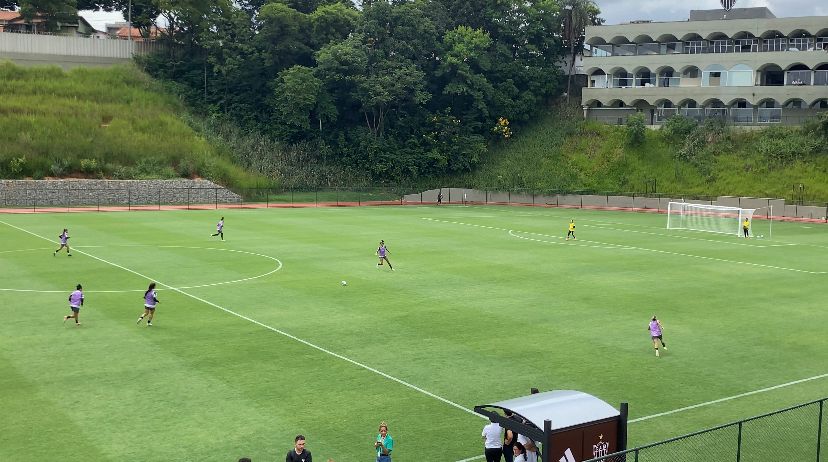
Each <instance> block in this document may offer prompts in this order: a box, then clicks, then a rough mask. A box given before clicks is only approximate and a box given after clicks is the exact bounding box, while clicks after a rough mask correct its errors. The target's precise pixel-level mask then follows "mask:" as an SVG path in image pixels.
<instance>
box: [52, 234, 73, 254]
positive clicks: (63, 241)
mask: <svg viewBox="0 0 828 462" xmlns="http://www.w3.org/2000/svg"><path fill="white" fill-rule="evenodd" d="M58 239H60V247H58V249H57V250H55V252H54V253H53V254H52V256H53V257H54V256H55V255H57V253H58V252H60V251H61V249H63V248H64V247H66V253H67V254H68V255H69V256H70V257H71V256H72V254H71V253H70V252H69V230H68V229H66V228H63V232H62V233H60V236H58Z"/></svg>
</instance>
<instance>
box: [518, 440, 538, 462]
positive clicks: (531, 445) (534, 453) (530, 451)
mask: <svg viewBox="0 0 828 462" xmlns="http://www.w3.org/2000/svg"><path fill="white" fill-rule="evenodd" d="M518 442H519V443H520V444H521V445H522V446H523V448H524V449H525V450H526V452H525V455H524V456H523V457H524V460H525V461H526V462H538V447H537V446H535V442H534V441H532V440H531V439H530V438H529V437H527V436H526V435H518ZM515 460H517V459H515Z"/></svg>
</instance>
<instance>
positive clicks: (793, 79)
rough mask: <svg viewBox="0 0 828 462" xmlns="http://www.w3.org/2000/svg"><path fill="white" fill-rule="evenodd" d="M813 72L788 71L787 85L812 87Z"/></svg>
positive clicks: (786, 75) (786, 74)
mask: <svg viewBox="0 0 828 462" xmlns="http://www.w3.org/2000/svg"><path fill="white" fill-rule="evenodd" d="M810 84H811V71H804V70H803V71H788V72H786V73H785V85H796V86H799V85H810Z"/></svg>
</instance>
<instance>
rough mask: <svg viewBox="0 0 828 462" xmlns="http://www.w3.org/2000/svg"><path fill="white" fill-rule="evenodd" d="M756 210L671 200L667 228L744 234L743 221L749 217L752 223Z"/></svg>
mask: <svg viewBox="0 0 828 462" xmlns="http://www.w3.org/2000/svg"><path fill="white" fill-rule="evenodd" d="M754 211H756V209H743V208H739V207H727V206H724V205H707V204H691V203H689V202H670V203H669V204H667V229H691V230H694V231H707V232H710V233H723V234H735V235H737V236H743V233H742V223H743V222H744V221H745V219H747V220H748V222H749V223H751V224H752V223H753V212H754Z"/></svg>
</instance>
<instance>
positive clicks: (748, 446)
mask: <svg viewBox="0 0 828 462" xmlns="http://www.w3.org/2000/svg"><path fill="white" fill-rule="evenodd" d="M826 401H828V398H823V399H820V400H817V401H812V402H809V403H805V404H800V405H798V406H793V407H789V408H787V409H782V410H780V411H776V412H771V413H769V414H765V415H761V416H757V417H752V418H750V419H745V420H740V421H738V422H733V423H729V424H727V425H721V426H718V427H715V428H710V429H707V430H702V431H699V432H695V433H690V434H689V435H684V436H679V437H677V438H672V439H669V440H665V441H659V442H657V443H652V444H648V445H645V446H640V447H637V448H634V449H628V450H626V451H622V452H617V453H615V454H610V455H606V456H601V457H597V458H594V459H590V460H588V461H585V462H664V461H671V462H699V461H704V462H770V461H782V460H784V461H796V462H808V461H816V462H820V461H822V462H828V447H826V446H828V425H826V422H825V413H826V409H825V404H826Z"/></svg>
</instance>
